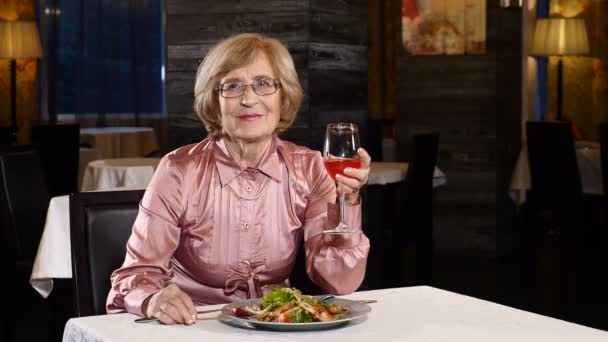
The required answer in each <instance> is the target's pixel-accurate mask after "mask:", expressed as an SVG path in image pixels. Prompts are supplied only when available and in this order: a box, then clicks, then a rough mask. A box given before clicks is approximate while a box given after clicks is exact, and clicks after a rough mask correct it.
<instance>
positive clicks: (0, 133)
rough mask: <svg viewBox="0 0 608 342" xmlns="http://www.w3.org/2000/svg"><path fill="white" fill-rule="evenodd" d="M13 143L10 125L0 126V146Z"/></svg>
mask: <svg viewBox="0 0 608 342" xmlns="http://www.w3.org/2000/svg"><path fill="white" fill-rule="evenodd" d="M12 143H13V129H12V128H11V127H10V126H0V146H2V145H5V146H10V145H11V144H12Z"/></svg>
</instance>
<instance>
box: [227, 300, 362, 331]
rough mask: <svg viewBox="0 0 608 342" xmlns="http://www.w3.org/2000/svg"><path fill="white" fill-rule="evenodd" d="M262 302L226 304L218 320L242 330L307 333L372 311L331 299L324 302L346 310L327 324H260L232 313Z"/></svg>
mask: <svg viewBox="0 0 608 342" xmlns="http://www.w3.org/2000/svg"><path fill="white" fill-rule="evenodd" d="M261 301H262V300H261V299H260V298H256V299H249V300H244V301H240V302H235V303H231V304H228V305H226V306H224V308H222V315H221V316H220V320H221V321H222V322H224V323H227V324H230V325H233V326H237V327H242V328H254V329H266V330H277V331H309V330H322V329H331V328H336V327H340V326H343V325H345V324H347V323H349V322H351V321H354V320H357V319H363V318H364V317H365V316H367V313H368V312H370V311H372V308H371V307H370V306H369V305H367V304H361V303H359V302H356V301H352V300H348V299H342V298H332V299H329V300H327V301H325V302H326V303H328V304H333V303H336V304H338V305H340V306H342V307H343V308H344V309H346V310H347V312H346V313H344V315H343V316H342V317H340V318H339V319H337V320H335V321H329V322H310V323H275V322H262V321H257V320H254V319H250V318H248V317H239V316H235V315H234V313H233V312H232V309H233V308H237V307H239V308H243V307H245V306H252V305H255V304H258V305H259V304H260V302H261Z"/></svg>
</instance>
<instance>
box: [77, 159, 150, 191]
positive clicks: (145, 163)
mask: <svg viewBox="0 0 608 342" xmlns="http://www.w3.org/2000/svg"><path fill="white" fill-rule="evenodd" d="M159 162H160V158H119V159H104V160H95V161H92V162H90V163H89V165H87V168H86V169H85V171H84V176H83V178H82V185H81V187H80V191H109V190H113V189H115V188H121V187H130V188H141V189H145V188H146V187H147V186H148V183H149V182H150V180H151V179H152V176H153V175H154V170H156V167H157V166H158V163H159Z"/></svg>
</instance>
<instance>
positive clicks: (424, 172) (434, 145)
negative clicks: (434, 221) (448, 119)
mask: <svg viewBox="0 0 608 342" xmlns="http://www.w3.org/2000/svg"><path fill="white" fill-rule="evenodd" d="M438 153H439V133H438V132H430V133H422V134H416V135H414V137H413V145H412V150H411V153H410V160H409V162H408V169H407V176H406V178H405V179H406V182H405V185H406V196H407V197H406V198H407V200H408V201H409V202H410V203H408V205H409V206H410V208H411V206H415V207H416V210H414V211H413V212H411V210H410V211H408V214H409V213H411V214H414V215H416V216H421V217H424V218H425V219H427V220H428V219H430V218H432V212H431V211H430V210H431V208H432V201H433V174H434V173H435V165H436V164H437V155H438Z"/></svg>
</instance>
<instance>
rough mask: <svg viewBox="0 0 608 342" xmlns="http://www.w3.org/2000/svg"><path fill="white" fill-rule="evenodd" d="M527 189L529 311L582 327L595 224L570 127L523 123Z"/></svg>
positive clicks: (524, 243)
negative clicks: (527, 176) (530, 301)
mask: <svg viewBox="0 0 608 342" xmlns="http://www.w3.org/2000/svg"><path fill="white" fill-rule="evenodd" d="M526 136H527V146H528V161H529V166H530V181H531V188H530V190H529V191H528V196H527V201H526V203H525V204H524V208H523V212H524V225H523V227H522V228H523V231H522V234H521V236H522V239H523V240H522V246H523V252H524V257H523V260H527V261H528V262H527V265H524V269H526V268H527V274H528V276H529V277H530V278H531V279H527V281H529V282H530V284H532V291H533V293H532V295H531V296H530V297H531V298H533V300H532V301H533V303H532V308H531V309H532V310H534V311H537V312H539V313H541V314H545V315H550V316H554V317H558V318H562V319H567V320H573V321H577V322H582V321H581V319H583V318H582V316H581V314H583V315H584V314H585V313H583V312H582V311H584V310H581V308H582V307H584V306H585V305H586V304H583V303H584V301H586V299H585V295H584V292H585V291H586V290H585V288H584V287H585V284H588V283H589V282H588V280H587V276H588V275H589V274H590V270H589V269H588V267H589V266H590V263H589V257H590V255H591V253H590V252H592V250H593V248H592V247H591V246H592V244H593V243H592V240H593V238H592V236H593V229H594V228H595V227H594V222H593V220H592V214H591V213H590V212H589V210H588V209H589V208H590V206H588V205H586V204H585V203H586V202H585V198H584V197H583V192H582V186H581V178H580V174H579V168H578V163H577V159H576V149H575V144H574V135H573V133H572V126H571V123H570V122H527V123H526Z"/></svg>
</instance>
